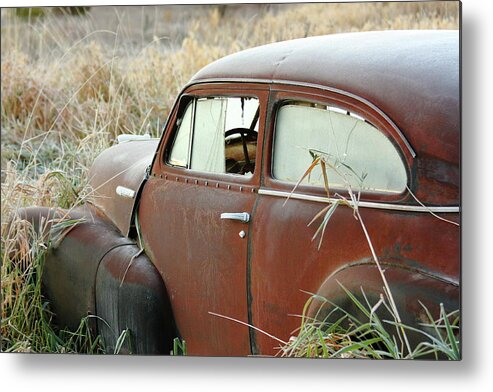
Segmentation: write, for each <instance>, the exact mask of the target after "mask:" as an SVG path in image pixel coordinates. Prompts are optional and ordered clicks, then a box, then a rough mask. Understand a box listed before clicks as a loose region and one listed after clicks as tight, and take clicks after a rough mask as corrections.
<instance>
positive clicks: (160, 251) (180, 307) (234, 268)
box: [139, 87, 267, 356]
mask: <svg viewBox="0 0 493 392" xmlns="http://www.w3.org/2000/svg"><path fill="white" fill-rule="evenodd" d="M205 92H206V93H207V94H225V93H230V90H229V89H227V88H224V87H223V88H216V89H214V88H213V89H208V90H206V91H205ZM194 93H195V94H199V95H200V94H201V91H195V92H194ZM243 93H245V94H246V93H247V94H250V95H254V96H257V97H258V98H259V100H260V103H261V105H262V106H265V105H266V103H267V91H266V90H265V89H264V90H257V89H255V88H252V89H251V90H249V91H248V92H245V91H243ZM202 94H204V92H202ZM236 95H238V93H236ZM264 115H265V113H262V114H261V117H260V124H261V125H260V128H259V137H258V140H261V139H262V135H263V123H264V122H265V118H264ZM170 131H172V129H170ZM165 137H166V138H168V139H169V140H172V135H171V134H170V133H169V132H168V133H167V135H166V136H165ZM259 152H261V147H260V148H259V149H258V153H259ZM163 153H164V152H163ZM159 156H161V155H159ZM259 181H260V170H256V171H255V173H254V175H253V176H252V177H244V176H231V175H224V174H223V175H221V174H210V173H197V172H193V171H190V170H187V171H186V172H184V171H183V170H182V169H180V168H174V167H171V166H166V165H164V164H163V163H162V160H157V161H156V162H155V166H154V168H153V172H152V175H151V177H150V179H149V180H148V181H147V183H146V186H145V187H144V190H143V193H142V198H141V201H140V207H139V220H140V222H141V227H142V233H143V237H144V241H145V244H146V249H148V250H149V252H148V254H149V257H150V258H151V260H152V261H153V262H154V263H155V265H156V267H157V269H158V270H159V272H160V273H161V276H162V278H163V280H164V282H165V285H166V288H167V290H168V292H169V295H170V300H171V304H172V308H173V314H174V317H175V321H176V325H177V328H178V330H179V332H180V335H181V336H182V337H183V338H184V339H185V340H186V342H187V349H188V352H189V353H190V354H192V355H212V356H215V355H248V354H249V353H250V337H249V329H248V328H247V327H245V326H244V325H241V324H239V323H236V322H234V321H230V320H227V319H224V318H221V317H218V316H214V315H211V314H210V313H209V312H213V313H217V314H220V315H223V316H227V317H230V318H234V319H236V320H239V321H241V322H245V323H248V321H249V317H248V304H247V281H246V279H247V270H248V251H249V246H251V239H250V235H249V233H250V224H249V223H242V222H240V221H235V220H222V219H221V213H225V212H229V213H234V212H249V213H250V212H251V211H253V206H254V203H255V200H256V198H257V192H255V191H256V189H258V187H257V185H258V184H259ZM163 206H165V207H164V208H163ZM156 211H162V213H159V214H158V213H156ZM241 231H244V232H245V236H244V237H243V238H242V237H241V236H240V232H241Z"/></svg>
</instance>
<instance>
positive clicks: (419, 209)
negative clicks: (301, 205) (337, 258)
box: [258, 189, 460, 213]
mask: <svg viewBox="0 0 493 392" xmlns="http://www.w3.org/2000/svg"><path fill="white" fill-rule="evenodd" d="M258 194H259V195H266V196H275V197H282V198H287V197H288V196H289V195H291V197H290V198H291V199H296V200H307V201H314V202H317V203H333V202H335V201H337V200H340V199H334V198H330V199H328V198H326V197H322V196H312V195H305V194H302V193H293V194H291V193H290V192H284V191H274V190H270V189H259V191H258ZM350 204H353V203H352V202H350ZM358 207H363V208H376V209H380V210H393V211H408V212H435V213H436V212H438V213H440V212H441V213H446V212H460V207H459V206H451V207H423V206H412V205H401V204H388V203H377V202H372V201H360V202H359V203H358Z"/></svg>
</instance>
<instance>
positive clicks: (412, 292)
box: [307, 263, 460, 342]
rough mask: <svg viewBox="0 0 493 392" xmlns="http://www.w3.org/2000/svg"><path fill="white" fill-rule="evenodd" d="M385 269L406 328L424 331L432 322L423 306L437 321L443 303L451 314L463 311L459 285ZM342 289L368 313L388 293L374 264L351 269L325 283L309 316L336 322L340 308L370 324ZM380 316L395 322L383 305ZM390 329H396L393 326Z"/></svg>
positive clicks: (399, 269)
mask: <svg viewBox="0 0 493 392" xmlns="http://www.w3.org/2000/svg"><path fill="white" fill-rule="evenodd" d="M382 268H383V269H384V271H385V272H384V273H385V277H386V280H387V281H388V283H389V287H390V291H391V292H392V296H393V298H394V300H395V303H396V307H397V309H398V311H399V315H400V317H401V320H402V322H403V323H404V324H405V325H408V326H412V327H417V328H421V326H420V324H422V323H429V322H430V320H429V318H428V316H427V314H426V311H425V309H424V308H423V306H422V305H421V304H420V302H421V303H422V304H423V305H424V306H426V308H427V309H428V311H429V312H430V313H431V315H432V317H433V318H434V320H436V319H438V317H439V310H440V303H443V305H444V308H445V310H446V311H447V312H451V311H455V310H457V309H459V301H460V299H459V293H460V288H459V285H458V283H456V282H453V281H450V280H446V279H443V278H441V277H437V276H432V275H431V274H429V273H425V272H424V271H419V270H413V269H407V268H403V267H401V266H396V265H386V264H383V265H382ZM341 286H343V287H344V288H345V289H346V290H348V291H349V292H350V293H352V294H354V295H355V296H356V297H357V298H358V300H359V301H360V302H361V303H362V304H363V305H364V306H365V307H366V308H367V309H368V310H370V309H371V308H372V307H373V306H375V305H376V304H377V303H378V301H379V300H380V298H381V296H383V293H384V288H383V287H384V284H383V280H382V277H381V275H380V272H379V271H378V268H377V267H376V265H375V264H374V263H368V264H357V265H348V266H346V267H344V268H341V269H339V270H338V271H337V272H336V273H334V274H332V275H331V276H330V277H329V278H327V279H326V280H325V282H324V283H323V284H322V286H321V287H320V289H319V290H318V292H317V297H319V299H317V297H315V298H314V300H313V301H312V302H311V304H310V306H309V309H308V311H307V315H308V316H309V317H313V318H315V319H317V320H319V321H327V322H329V323H330V322H334V321H336V320H337V319H338V318H339V317H341V316H342V315H343V313H342V312H340V311H335V312H334V308H335V306H337V307H339V308H341V309H344V310H345V311H346V312H348V313H349V314H351V315H353V316H355V317H356V318H357V319H359V320H360V321H362V322H366V321H368V317H367V316H365V315H364V314H363V312H362V311H361V310H359V309H358V307H357V306H356V305H355V303H354V302H353V301H352V300H351V298H349V296H348V295H347V293H346V292H345V291H344V289H343V288H342V287H341ZM363 293H364V295H363ZM365 296H366V298H367V300H368V302H369V305H368V304H367V302H366V299H365ZM321 298H324V299H325V300H322V299H321ZM387 303H388V301H387ZM334 305H335V306H334ZM376 313H377V315H378V316H379V318H380V319H381V320H390V321H394V318H393V317H392V315H391V314H390V313H389V312H388V311H387V310H386V309H385V306H383V305H381V306H379V307H378V309H377V311H376ZM389 328H394V327H391V326H390V325H389ZM390 331H391V330H390V329H389V332H390ZM409 335H410V339H411V340H414V342H417V341H418V340H419V339H420V338H422V336H419V335H415V334H412V333H410V334H409ZM421 340H422V339H421Z"/></svg>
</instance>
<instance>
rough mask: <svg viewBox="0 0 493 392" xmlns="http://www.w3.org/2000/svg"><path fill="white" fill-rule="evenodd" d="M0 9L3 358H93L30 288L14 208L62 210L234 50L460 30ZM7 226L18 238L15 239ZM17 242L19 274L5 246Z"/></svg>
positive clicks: (33, 268) (395, 7)
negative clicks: (121, 148) (116, 147)
mask: <svg viewBox="0 0 493 392" xmlns="http://www.w3.org/2000/svg"><path fill="white" fill-rule="evenodd" d="M43 11H44V12H43V14H44V16H39V17H36V16H35V14H36V12H28V13H27V16H26V17H25V18H20V17H18V16H17V15H16V10H15V9H2V11H1V19H2V20H1V140H2V156H1V170H2V172H1V185H2V186H1V234H2V250H1V261H2V266H1V280H2V324H1V335H2V350H9V351H26V350H28V351H36V352H39V351H53V352H63V351H65V352H101V351H103V350H104V349H103V348H102V347H101V346H100V342H99V341H98V340H84V341H83V342H82V341H81V339H82V338H81V336H86V339H90V338H89V337H88V336H87V334H86V332H87V331H86V330H85V328H86V322H85V321H84V320H83V321H82V322H81V328H79V331H78V332H77V333H76V334H69V333H68V332H63V331H56V330H55V329H54V328H53V327H52V324H51V322H50V319H51V316H50V313H49V308H48V307H47V303H46V299H44V298H43V297H42V294H41V292H40V289H39V276H40V274H41V273H42V259H43V249H44V248H43V246H45V245H44V243H43V241H34V242H31V243H27V242H26V241H25V239H24V238H23V236H25V234H26V232H25V231H23V230H21V229H20V228H17V229H15V228H16V227H17V226H15V225H13V226H11V227H10V229H8V228H7V222H8V219H9V217H10V216H12V213H13V211H15V210H16V209H18V208H19V207H23V206H31V205H38V206H58V207H64V208H71V207H73V206H74V205H75V204H76V203H80V202H81V201H83V199H84V194H85V192H86V189H87V188H86V184H87V171H88V168H89V166H90V165H91V163H92V162H93V160H94V158H95V157H96V156H97V154H98V153H99V152H100V151H102V150H103V149H104V148H107V147H108V146H110V145H111V144H112V143H113V142H114V140H115V138H116V136H117V135H119V134H121V133H139V134H140V133H150V134H152V135H154V136H158V135H159V134H160V132H161V128H162V126H163V123H164V121H165V119H166V116H167V114H168V112H169V110H170V107H171V105H172V103H173V101H174V99H175V97H176V95H177V93H178V92H179V90H180V88H181V87H182V86H183V85H184V84H185V83H186V82H187V81H188V79H189V78H190V77H191V76H192V75H193V74H194V73H195V72H196V71H198V70H199V69H200V68H201V67H203V66H204V65H206V64H208V63H210V62H211V61H213V60H216V59H217V58H219V57H222V56H224V55H227V54H230V53H232V52H236V51H238V50H241V49H246V48H249V47H253V46H257V45H261V44H265V43H270V42H274V41H280V40H285V39H292V38H300V37H305V36H309V35H320V34H330V33H337V32H347V31H365V30H381V29H408V28H431V29H435V28H447V29H456V28H458V4H457V3H447V2H430V3H404V4H402V3H400V4H399V3H371V4H359V3H346V4H302V5H251V6H246V5H239V6H235V7H224V6H208V7H206V6H203V7H194V8H187V7H176V6H175V7H149V8H141V7H137V8H132V9H130V8H126V7H120V8H115V9H112V8H108V7H101V8H97V7H96V8H92V9H91V10H90V11H89V12H88V13H86V14H84V15H80V16H76V15H68V14H63V13H62V14H60V13H59V12H58V13H57V12H51V11H50V10H43ZM14 229H15V230H14ZM13 242H15V243H21V244H23V248H22V249H23V251H24V252H25V255H23V257H24V258H23V260H24V261H23V263H24V265H23V268H20V267H19V265H17V264H13V262H12V259H11V257H10V256H11V255H10V251H9V250H10V249H12V243H13Z"/></svg>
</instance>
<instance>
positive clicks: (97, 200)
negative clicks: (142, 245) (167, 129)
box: [88, 139, 159, 235]
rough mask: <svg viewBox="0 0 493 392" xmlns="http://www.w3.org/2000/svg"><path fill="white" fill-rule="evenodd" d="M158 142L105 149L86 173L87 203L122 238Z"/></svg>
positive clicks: (143, 141) (127, 229)
mask: <svg viewBox="0 0 493 392" xmlns="http://www.w3.org/2000/svg"><path fill="white" fill-rule="evenodd" d="M158 143H159V139H150V140H138V141H128V142H124V143H121V144H117V145H115V146H113V147H110V148H108V149H107V150H104V151H103V152H102V153H101V154H100V155H99V156H98V157H97V158H96V160H95V161H94V164H93V165H92V167H91V169H90V170H89V185H90V187H91V191H90V197H89V199H88V202H89V203H91V204H93V205H94V206H96V207H97V208H98V209H99V210H101V211H102V212H103V213H104V215H105V216H106V217H107V218H108V219H109V220H110V221H111V222H113V224H114V225H115V226H116V227H118V229H119V230H120V231H121V232H122V234H124V235H128V234H129V231H130V226H131V222H132V214H133V211H134V208H135V205H136V202H137V200H138V197H139V195H140V188H141V187H142V185H143V183H144V180H145V177H146V169H147V167H148V166H149V165H150V164H151V163H152V159H153V157H154V154H155V152H156V149H157V146H158ZM117 188H118V191H117Z"/></svg>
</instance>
